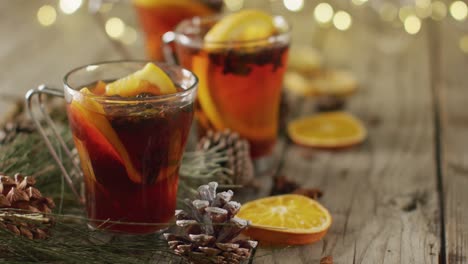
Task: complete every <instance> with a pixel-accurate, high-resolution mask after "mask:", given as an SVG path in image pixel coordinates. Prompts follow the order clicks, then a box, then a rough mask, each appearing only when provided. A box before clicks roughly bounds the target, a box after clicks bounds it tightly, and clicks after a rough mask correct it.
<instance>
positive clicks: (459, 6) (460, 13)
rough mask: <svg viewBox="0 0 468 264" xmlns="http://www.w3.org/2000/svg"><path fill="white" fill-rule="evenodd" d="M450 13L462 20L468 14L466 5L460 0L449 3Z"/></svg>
mask: <svg viewBox="0 0 468 264" xmlns="http://www.w3.org/2000/svg"><path fill="white" fill-rule="evenodd" d="M450 14H451V15H452V17H453V18H455V19H456V20H458V21H463V20H465V18H466V17H467V16H468V7H467V6H466V4H465V3H464V2H462V1H455V2H453V3H452V4H451V5H450Z"/></svg>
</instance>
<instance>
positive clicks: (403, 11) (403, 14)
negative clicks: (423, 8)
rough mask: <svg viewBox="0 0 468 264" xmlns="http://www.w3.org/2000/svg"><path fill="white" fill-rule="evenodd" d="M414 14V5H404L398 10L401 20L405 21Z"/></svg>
mask: <svg viewBox="0 0 468 264" xmlns="http://www.w3.org/2000/svg"><path fill="white" fill-rule="evenodd" d="M414 14H415V10H414V7H412V6H403V7H401V8H400V10H399V11H398V17H399V18H400V21H401V22H403V23H404V22H405V20H406V18H407V17H409V16H411V15H414Z"/></svg>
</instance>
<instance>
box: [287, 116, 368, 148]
mask: <svg viewBox="0 0 468 264" xmlns="http://www.w3.org/2000/svg"><path fill="white" fill-rule="evenodd" d="M288 135H289V137H290V138H291V139H292V140H293V141H294V142H295V143H297V144H299V145H305V146H310V147H318V148H342V147H348V146H352V145H355V144H358V143H361V142H362V141H364V139H365V138H366V135H367V131H366V128H365V127H364V125H363V124H362V123H361V121H359V120H358V119H357V118H355V117H354V116H352V115H351V114H348V113H346V112H341V111H338V112H329V113H323V114H317V115H313V116H307V117H303V118H299V119H296V120H294V121H292V122H291V123H289V124H288Z"/></svg>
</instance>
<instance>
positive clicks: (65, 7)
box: [59, 0, 83, 14]
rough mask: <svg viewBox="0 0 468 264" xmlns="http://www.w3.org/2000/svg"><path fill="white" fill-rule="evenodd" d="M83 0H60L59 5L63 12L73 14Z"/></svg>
mask: <svg viewBox="0 0 468 264" xmlns="http://www.w3.org/2000/svg"><path fill="white" fill-rule="evenodd" d="M81 4H83V0H60V2H59V7H60V10H62V12H63V13H65V14H73V13H75V12H76V10H78V9H79V8H80V7H81Z"/></svg>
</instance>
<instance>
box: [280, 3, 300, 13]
mask: <svg viewBox="0 0 468 264" xmlns="http://www.w3.org/2000/svg"><path fill="white" fill-rule="evenodd" d="M283 4H284V7H286V9H288V10H289V11H292V12H298V11H301V10H302V9H303V8H304V0H283Z"/></svg>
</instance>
